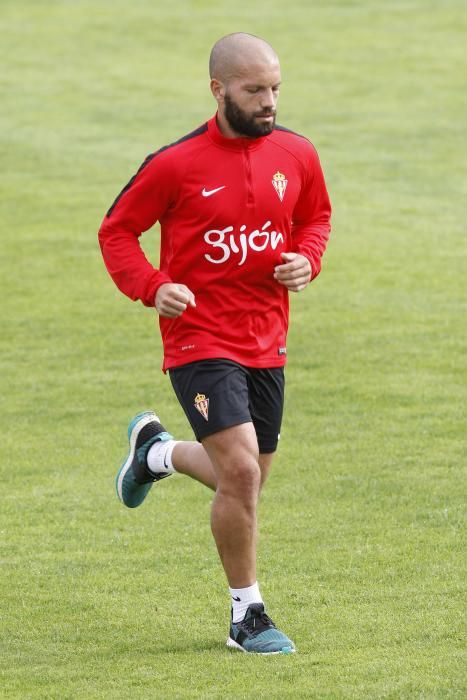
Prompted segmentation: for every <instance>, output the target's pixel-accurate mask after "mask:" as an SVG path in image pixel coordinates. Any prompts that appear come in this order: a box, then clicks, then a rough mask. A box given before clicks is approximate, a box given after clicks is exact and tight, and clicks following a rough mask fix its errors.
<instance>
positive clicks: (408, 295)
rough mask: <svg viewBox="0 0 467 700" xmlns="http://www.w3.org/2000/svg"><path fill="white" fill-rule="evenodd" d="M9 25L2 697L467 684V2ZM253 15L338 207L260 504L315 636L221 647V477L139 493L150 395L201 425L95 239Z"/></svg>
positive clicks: (177, 7)
mask: <svg viewBox="0 0 467 700" xmlns="http://www.w3.org/2000/svg"><path fill="white" fill-rule="evenodd" d="M0 23H1V27H0V28H1V37H2V39H1V43H0V55H1V59H2V72H1V76H0V83H1V104H2V109H1V111H0V126H1V130H0V153H1V162H2V168H1V174H0V181H1V197H0V208H1V223H2V255H1V271H0V282H1V286H2V305H1V308H2V333H1V337H0V343H1V355H0V363H1V372H2V391H1V395H0V402H1V409H2V410H1V415H2V425H3V430H2V432H3V435H2V441H1V442H2V448H1V449H2V456H1V469H2V490H3V496H2V503H1V507H0V533H1V540H0V542H1V581H0V590H1V593H0V615H1V624H0V645H1V646H0V697H2V698H21V699H23V698H56V699H60V700H63V699H65V698H107V699H109V700H114V699H120V698H121V699H125V698H158V699H159V698H160V699H162V700H164V699H165V698H168V699H171V698H248V699H249V698H251V699H256V698H259V699H262V698H268V699H270V700H272V699H280V698H290V699H291V700H294V699H296V698H297V699H298V698H394V699H396V698H423V699H427V698H451V697H452V698H464V697H466V696H467V681H466V677H467V674H466V671H465V668H466V654H465V637H464V636H463V635H464V633H465V627H464V624H463V615H464V613H463V596H465V576H464V573H465V569H464V561H463V557H462V555H463V550H462V534H463V532H465V486H466V480H465V462H466V454H467V449H466V399H467V396H466V394H467V391H466V384H467V361H466V358H467V330H466V329H467V323H466V318H467V304H466V270H467V268H466V262H467V260H466V253H467V243H466V238H465V221H466V214H467V210H466V209H467V208H466V194H467V172H466V170H467V166H466V159H465V153H464V155H462V149H463V147H465V128H466V123H467V92H466V90H465V75H466V74H467V58H466V52H465V47H464V42H463V40H464V39H465V32H466V28H467V27H466V25H467V18H466V13H465V2H463V1H462V0H457V1H456V0H446V2H434V1H433V0H393V1H388V2H385V1H382V2H375V1H372V0H365V1H362V2H357V1H356V0H349V1H344V0H334V1H330V2H320V3H312V2H306V1H305V0H301V1H298V2H292V3H284V2H278V1H277V0H269V1H268V2H266V1H265V0H258V1H257V2H246V1H245V0H239V2H236V3H233V2H227V0H216V2H214V1H213V0H199V1H198V2H194V1H191V2H190V1H188V0H180V2H173V3H163V2H159V1H157V0H153V1H152V2H150V1H149V0H135V2H133V3H128V2H123V0H113V1H112V2H110V0H102V1H101V2H91V0H75V1H74V2H72V1H70V0H68V1H67V0H36V1H34V0H23V2H16V1H14V0H2V2H1V5H0ZM237 30H245V31H250V32H253V33H257V34H260V35H262V36H264V37H265V38H267V39H269V40H270V41H271V43H272V44H273V45H274V46H275V48H276V49H277V51H278V53H279V55H280V57H281V61H282V69H283V79H284V83H283V88H282V94H281V103H280V119H279V122H280V123H281V124H285V125H286V126H288V127H289V128H292V129H294V130H296V131H299V132H302V133H304V134H306V135H308V136H309V137H310V138H311V139H312V141H313V142H314V143H315V145H316V146H317V148H318V150H319V153H320V156H321V160H322V163H323V166H324V169H325V172H326V175H327V180H328V185H329V190H330V194H331V197H332V201H333V205H334V220H333V234H332V241H331V243H330V246H329V250H328V253H327V255H326V258H325V263H324V266H323V272H322V275H321V277H320V278H319V279H318V280H317V281H316V282H315V283H314V284H313V285H312V286H311V287H310V288H309V289H308V290H307V291H306V292H305V293H303V294H300V295H297V296H296V297H294V298H293V315H292V316H293V321H292V328H291V332H290V338H289V344H288V345H289V366H288V371H287V382H288V392H287V410H286V417H285V422H284V426H283V432H282V441H281V447H280V451H279V453H278V458H277V461H276V463H275V468H274V471H273V474H272V476H271V479H270V482H269V483H268V487H267V489H266V490H265V492H264V497H263V500H262V504H261V514H260V524H261V553H260V562H259V564H260V566H259V568H260V574H259V580H260V583H261V587H262V592H263V595H264V596H265V599H266V601H267V603H268V608H269V610H270V612H271V615H272V616H273V617H274V618H276V619H277V621H278V622H280V625H281V626H282V627H283V628H284V630H285V631H286V632H288V633H289V634H290V635H291V636H292V638H293V639H294V640H295V641H296V643H297V646H298V649H299V653H297V654H296V655H294V656H284V657H272V658H258V657H250V656H247V655H243V654H235V653H232V652H229V651H228V650H227V649H226V648H225V646H224V643H225V638H226V635H227V628H228V606H229V599H228V596H227V593H226V588H225V583H224V578H223V574H222V572H221V569H220V565H219V563H218V560H217V556H216V554H215V548H214V545H213V542H212V539H211V534H210V530H209V508H210V499H211V495H210V493H209V492H208V491H206V490H204V489H203V488H202V487H201V486H200V485H198V484H196V483H195V482H192V481H190V480H188V479H184V478H183V477H181V476H176V477H174V478H172V479H169V480H167V482H164V483H162V484H161V485H160V486H158V487H156V489H155V490H154V492H153V494H152V495H151V498H150V499H149V500H148V502H147V503H145V504H144V506H143V507H141V508H140V509H138V510H136V511H134V512H133V511H128V510H125V509H124V508H123V507H122V506H121V505H120V504H119V503H118V501H117V498H116V496H115V493H114V484H113V480H114V476H115V472H116V469H117V467H118V465H119V464H120V462H121V460H122V458H123V456H124V453H125V431H126V426H127V423H128V421H129V420H130V418H131V417H132V416H133V414H134V413H136V412H138V411H139V410H141V409H144V408H147V407H156V408H157V409H158V410H159V411H160V412H161V414H162V415H163V417H164V422H166V423H167V424H168V426H169V428H170V430H171V431H172V432H174V433H175V434H176V435H177V436H179V437H181V438H187V439H190V438H191V433H190V430H189V428H188V426H187V424H186V421H185V419H184V417H183V415H182V411H181V409H180V408H179V406H178V404H177V402H176V400H175V397H174V396H173V394H172V389H171V387H170V385H169V381H168V379H167V378H166V377H164V375H163V374H162V373H161V372H160V364H161V343H160V339H159V336H158V332H157V330H156V329H155V318H154V314H153V312H151V311H150V310H148V309H145V308H143V307H142V306H141V305H138V304H132V303H131V302H130V301H129V300H127V299H126V298H124V297H123V296H122V295H120V293H119V292H118V291H117V290H116V288H114V286H113V284H112V282H111V280H110V278H109V277H108V276H107V273H106V271H105V269H104V266H103V263H102V261H101V258H100V252H99V250H98V245H97V239H96V231H97V228H98V226H99V223H100V220H101V218H102V216H103V214H104V212H105V211H106V209H107V207H108V206H109V204H110V203H111V202H112V200H113V198H114V197H115V195H116V194H117V192H118V191H119V190H120V188H121V187H122V186H123V185H124V184H125V182H126V181H127V180H128V179H129V177H130V176H131V175H132V174H133V172H134V171H135V169H136V168H137V166H138V165H139V164H140V162H141V161H142V160H143V159H144V157H145V156H146V154H147V153H149V152H151V151H153V150H155V149H157V148H158V147H160V146H162V145H164V144H166V143H169V142H171V141H173V140H175V139H176V138H178V137H179V136H181V135H183V134H184V133H187V132H188V131H190V130H192V129H193V128H195V127H196V126H197V125H199V124H200V123H202V122H203V121H204V120H205V119H206V118H208V117H209V116H211V114H212V113H213V111H214V102H213V101H212V98H211V96H210V94H209V90H208V81H207V68H206V66H207V57H208V52H209V49H210V47H211V45H212V44H213V43H214V41H215V40H216V39H217V38H219V36H221V35H223V34H225V33H228V32H231V31H237ZM145 248H146V250H147V251H148V254H149V255H150V257H151V258H152V259H153V260H154V261H156V260H157V232H152V233H149V234H147V235H146V237H145ZM464 621H465V617H464Z"/></svg>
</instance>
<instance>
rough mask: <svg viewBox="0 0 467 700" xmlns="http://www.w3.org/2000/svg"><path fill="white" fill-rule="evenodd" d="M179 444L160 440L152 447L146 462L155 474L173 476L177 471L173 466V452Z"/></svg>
mask: <svg viewBox="0 0 467 700" xmlns="http://www.w3.org/2000/svg"><path fill="white" fill-rule="evenodd" d="M177 442H178V441H177V440H164V441H162V440H158V441H157V442H155V443H154V445H151V447H150V448H149V452H148V456H147V457H146V462H147V465H148V467H149V470H150V471H151V472H152V473H153V474H160V473H161V472H166V473H167V474H173V473H174V472H175V471H176V470H175V467H174V465H173V464H172V451H173V448H174V447H175V445H176V444H177Z"/></svg>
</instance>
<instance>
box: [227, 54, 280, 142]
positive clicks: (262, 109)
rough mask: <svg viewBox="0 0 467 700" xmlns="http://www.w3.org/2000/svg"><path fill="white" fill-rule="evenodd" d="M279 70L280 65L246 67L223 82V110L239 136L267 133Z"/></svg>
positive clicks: (273, 113) (273, 116) (273, 117)
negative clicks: (226, 81)
mask: <svg viewBox="0 0 467 700" xmlns="http://www.w3.org/2000/svg"><path fill="white" fill-rule="evenodd" d="M280 82H281V74H280V69H279V66H278V65H277V64H276V65H272V66H267V67H264V66H263V67H257V68H253V67H252V68H249V69H248V70H244V71H242V72H241V73H240V75H238V76H237V77H235V78H232V79H231V80H229V82H228V84H227V85H226V89H225V94H224V102H223V111H224V116H225V118H226V120H227V121H228V123H229V126H230V128H231V129H232V130H233V131H234V132H235V133H236V134H238V135H239V136H248V137H251V138H257V137H259V136H265V135H267V134H270V133H271V131H272V130H273V129H274V125H275V122H276V106H277V99H278V97H279V86H280Z"/></svg>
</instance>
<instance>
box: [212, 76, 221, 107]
mask: <svg viewBox="0 0 467 700" xmlns="http://www.w3.org/2000/svg"><path fill="white" fill-rule="evenodd" d="M210 87H211V92H212V94H213V96H214V99H215V100H216V102H217V103H220V102H223V100H224V95H225V86H224V84H223V83H221V81H220V80H217V78H213V79H212V80H211V83H210Z"/></svg>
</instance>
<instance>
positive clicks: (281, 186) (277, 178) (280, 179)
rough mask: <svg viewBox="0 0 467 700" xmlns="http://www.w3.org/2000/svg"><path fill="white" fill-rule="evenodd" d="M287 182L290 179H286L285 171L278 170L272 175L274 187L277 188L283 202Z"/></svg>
mask: <svg viewBox="0 0 467 700" xmlns="http://www.w3.org/2000/svg"><path fill="white" fill-rule="evenodd" d="M287 183H288V180H287V179H286V177H285V175H284V174H283V173H280V172H279V171H277V173H276V174H275V175H273V177H272V184H273V187H274V189H275V190H276V192H277V196H278V197H279V199H280V200H281V202H282V200H283V199H284V195H285V190H286V189H287Z"/></svg>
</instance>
